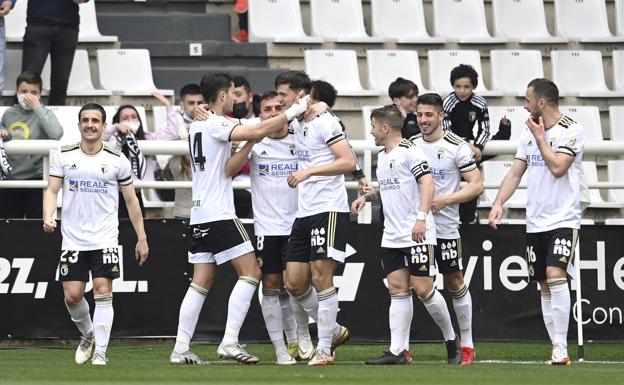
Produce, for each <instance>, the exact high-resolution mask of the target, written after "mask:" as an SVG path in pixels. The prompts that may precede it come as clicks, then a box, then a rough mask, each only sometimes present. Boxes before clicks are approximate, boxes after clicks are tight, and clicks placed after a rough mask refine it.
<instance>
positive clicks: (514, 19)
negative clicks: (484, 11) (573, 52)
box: [492, 0, 568, 44]
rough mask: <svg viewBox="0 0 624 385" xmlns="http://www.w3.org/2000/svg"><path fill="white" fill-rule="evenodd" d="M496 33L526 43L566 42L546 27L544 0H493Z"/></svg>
mask: <svg viewBox="0 0 624 385" xmlns="http://www.w3.org/2000/svg"><path fill="white" fill-rule="evenodd" d="M492 12H493V14H494V15H493V18H492V21H493V24H494V35H495V36H498V37H504V38H507V39H508V40H509V41H514V42H519V43H525V44H531V43H536V44H549V43H566V42H567V41H568V39H567V38H564V37H555V36H552V35H551V34H550V32H548V28H546V14H545V13H544V1H543V0H514V1H509V0H492Z"/></svg>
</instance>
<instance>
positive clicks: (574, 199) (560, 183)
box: [516, 115, 585, 233]
mask: <svg viewBox="0 0 624 385" xmlns="http://www.w3.org/2000/svg"><path fill="white" fill-rule="evenodd" d="M545 138H546V142H547V143H549V144H550V147H551V148H552V150H553V151H554V152H556V153H562V154H566V155H567V156H572V157H574V161H573V162H572V165H571V166H570V168H569V169H568V171H567V172H566V174H565V175H563V176H562V177H560V178H556V177H555V176H554V175H553V174H552V172H550V170H549V169H548V166H547V165H546V162H545V161H544V158H543V157H542V154H541V153H540V150H539V148H538V147H537V143H535V138H534V137H533V134H532V133H531V131H529V129H528V128H527V129H525V130H524V132H523V133H522V136H521V137H520V141H519V144H518V151H517V152H516V159H519V160H522V161H524V162H526V163H527V171H526V172H527V213H526V218H527V232H528V233H537V232H544V231H550V230H554V229H557V228H566V227H567V228H573V229H579V228H580V227H581V214H582V210H581V203H580V199H581V181H582V179H583V165H582V162H583V150H584V147H585V132H584V130H583V127H582V126H581V125H580V124H579V123H577V122H575V121H574V120H572V119H571V118H569V117H568V116H565V115H562V116H561V118H560V119H559V121H558V122H557V123H556V124H555V125H554V126H552V127H550V128H549V129H547V130H546V132H545Z"/></svg>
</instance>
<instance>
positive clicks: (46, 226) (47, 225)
mask: <svg viewBox="0 0 624 385" xmlns="http://www.w3.org/2000/svg"><path fill="white" fill-rule="evenodd" d="M54 229H56V220H55V219H54V218H52V217H50V218H43V231H44V232H46V233H53V232H54Z"/></svg>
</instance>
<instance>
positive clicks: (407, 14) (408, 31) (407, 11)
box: [371, 0, 446, 44]
mask: <svg viewBox="0 0 624 385" xmlns="http://www.w3.org/2000/svg"><path fill="white" fill-rule="evenodd" d="M371 19H372V31H373V36H377V37H382V38H386V39H392V40H395V41H396V42H397V43H399V44H401V43H407V44H443V43H445V42H446V39H445V38H442V37H431V36H430V35H429V33H428V32H427V29H426V28H425V13H424V10H423V3H422V0H394V1H387V0H371ZM407 25H409V28H405V26H407Z"/></svg>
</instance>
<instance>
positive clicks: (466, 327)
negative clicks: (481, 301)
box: [451, 284, 474, 348]
mask: <svg viewBox="0 0 624 385" xmlns="http://www.w3.org/2000/svg"><path fill="white" fill-rule="evenodd" d="M451 295H452V296H453V309H454V310H455V315H456V316H457V324H458V325H459V332H460V338H461V346H462V347H467V348H474V345H473V342H472V297H471V296H470V291H469V290H468V286H467V285H465V284H464V286H463V287H462V288H460V289H459V290H458V291H456V292H451Z"/></svg>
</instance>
